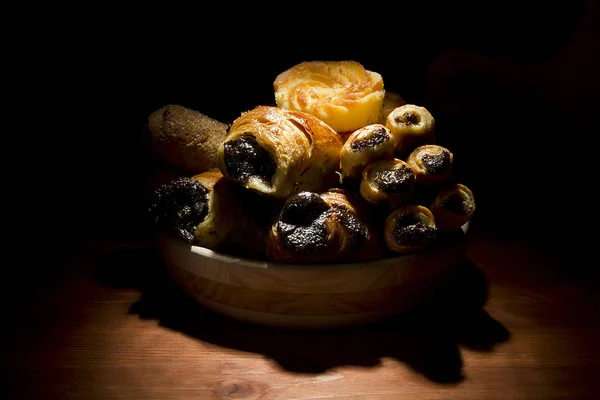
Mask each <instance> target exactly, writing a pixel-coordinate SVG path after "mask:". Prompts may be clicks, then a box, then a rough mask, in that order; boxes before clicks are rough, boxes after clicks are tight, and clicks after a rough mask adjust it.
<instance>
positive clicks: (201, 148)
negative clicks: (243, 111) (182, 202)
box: [148, 104, 228, 174]
mask: <svg viewBox="0 0 600 400" xmlns="http://www.w3.org/2000/svg"><path fill="white" fill-rule="evenodd" d="M148 129H149V131H150V139H151V145H152V150H153V152H154V154H155V155H156V156H157V157H158V158H160V159H162V160H163V161H166V162H167V163H169V164H171V165H174V166H176V167H179V168H183V169H184V170H186V171H189V172H190V173H192V174H197V173H201V172H204V171H208V170H209V169H211V168H216V167H217V150H218V147H219V145H220V144H221V142H222V141H223V139H224V138H225V135H226V134H227V129H228V125H227V124H224V123H222V122H219V121H217V120H215V119H212V118H210V117H208V116H206V115H204V114H202V113H200V112H198V111H195V110H191V109H189V108H186V107H183V106H180V105H176V104H170V105H167V106H165V107H162V108H160V109H158V110H156V111H154V112H153V113H152V114H150V116H149V118H148Z"/></svg>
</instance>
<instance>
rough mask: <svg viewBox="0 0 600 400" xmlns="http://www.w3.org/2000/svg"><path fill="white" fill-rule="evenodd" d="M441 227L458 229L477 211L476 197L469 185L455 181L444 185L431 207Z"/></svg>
mask: <svg viewBox="0 0 600 400" xmlns="http://www.w3.org/2000/svg"><path fill="white" fill-rule="evenodd" d="M429 208H430V210H431V212H432V213H433V215H434V217H435V221H436V224H437V226H438V227H439V228H440V229H444V230H451V229H458V228H460V227H461V226H463V225H464V224H466V223H467V222H469V221H470V220H471V218H472V217H473V214H474V213H475V197H474V196H473V192H472V191H471V189H469V188H468V187H467V186H465V185H463V184H461V183H454V184H451V185H448V186H445V187H443V188H442V189H440V191H439V192H438V193H437V195H436V196H435V198H434V199H433V202H432V203H431V206H430V207H429Z"/></svg>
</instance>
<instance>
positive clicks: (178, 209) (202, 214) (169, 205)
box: [150, 169, 239, 249]
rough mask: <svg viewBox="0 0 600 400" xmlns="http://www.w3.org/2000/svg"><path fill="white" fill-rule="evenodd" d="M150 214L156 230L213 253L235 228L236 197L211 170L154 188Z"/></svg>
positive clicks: (219, 176) (235, 191)
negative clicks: (212, 250)
mask: <svg viewBox="0 0 600 400" xmlns="http://www.w3.org/2000/svg"><path fill="white" fill-rule="evenodd" d="M150 212H151V214H152V216H153V217H154V218H155V221H156V225H157V227H159V228H161V229H163V230H165V231H166V232H168V233H170V234H174V235H175V236H177V237H179V238H180V239H183V240H185V241H186V242H188V243H191V244H194V245H197V246H202V247H206V248H209V249H217V248H218V247H219V246H220V245H221V244H222V243H223V242H224V241H225V239H226V238H227V236H228V235H229V233H230V231H231V230H232V229H234V228H235V223H236V216H237V215H238V214H239V196H238V195H237V190H236V187H235V185H234V184H233V182H231V181H229V180H227V179H225V178H224V177H223V175H222V174H221V172H220V171H219V170H215V169H213V170H210V171H206V172H202V173H200V174H198V175H194V176H193V177H180V178H176V179H174V180H172V181H171V182H168V183H165V184H163V185H161V186H159V187H158V188H156V189H155V190H154V192H153V197H152V201H151V205H150Z"/></svg>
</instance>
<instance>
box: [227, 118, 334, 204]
mask: <svg viewBox="0 0 600 400" xmlns="http://www.w3.org/2000/svg"><path fill="white" fill-rule="evenodd" d="M341 147H342V141H341V139H340V137H339V135H338V134H337V133H336V132H335V131H334V130H333V129H331V127H329V126H328V125H327V124H325V123H324V122H323V121H321V120H320V119H318V118H317V117H315V116H313V115H311V114H308V113H305V112H302V111H293V110H286V109H283V108H279V107H273V106H257V107H255V108H254V109H252V110H250V111H247V112H245V113H242V115H241V116H240V117H238V118H237V119H236V120H235V121H233V124H232V125H231V128H230V130H229V133H228V134H227V136H226V137H225V140H224V141H223V143H222V144H221V146H220V147H219V151H218V160H219V169H220V170H221V172H222V173H223V175H225V176H226V177H227V178H229V179H231V180H233V181H235V182H237V183H238V184H240V185H242V186H243V187H245V188H247V189H251V190H254V191H256V192H259V193H263V194H266V195H269V196H273V197H276V198H280V199H285V198H287V197H288V196H290V195H292V194H295V193H298V192H301V191H305V190H308V191H314V190H325V189H326V188H329V187H332V186H334V185H335V184H336V183H337V182H338V181H339V176H338V175H337V172H338V169H339V163H340V149H341Z"/></svg>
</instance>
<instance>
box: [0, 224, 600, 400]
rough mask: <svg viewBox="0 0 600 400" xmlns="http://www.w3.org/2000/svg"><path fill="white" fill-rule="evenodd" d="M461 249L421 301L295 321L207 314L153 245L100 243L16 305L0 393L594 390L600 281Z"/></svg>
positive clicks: (378, 394)
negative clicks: (460, 260)
mask: <svg viewBox="0 0 600 400" xmlns="http://www.w3.org/2000/svg"><path fill="white" fill-rule="evenodd" d="M467 258H468V260H469V263H466V264H464V265H463V266H462V267H461V268H460V271H459V272H458V275H457V276H456V279H454V280H449V281H447V282H446V285H444V287H440V288H439V296H434V297H435V298H436V299H434V300H432V302H431V303H429V304H427V305H425V306H423V307H421V308H419V309H418V310H413V311H412V312H410V313H406V314H402V315H400V316H398V317H397V318H394V319H393V320H390V321H387V322H385V323H377V324H372V325H369V326H365V327H358V328H349V329H342V330H324V331H296V330H282V329H276V328H264V327H260V326H254V325H249V324H244V323H241V322H238V321H235V320H231V319H228V318H225V317H223V316H220V315H219V314H216V313H213V312H211V311H209V310H207V309H205V308H203V307H200V306H198V305H197V303H196V302H195V301H193V300H190V299H189V298H188V296H186V295H185V294H184V293H182V292H181V291H180V290H179V289H178V287H177V286H175V285H174V284H172V283H171V281H170V280H169V279H168V275H167V274H166V271H165V269H164V266H163V265H162V263H161V262H160V261H159V260H158V257H157V254H156V253H155V251H154V250H152V249H151V248H148V247H146V246H144V245H138V246H122V245H121V244H119V243H110V242H109V243H99V244H98V245H96V246H94V247H92V248H90V249H88V251H87V252H85V253H82V254H80V255H79V256H78V257H76V258H75V259H74V260H73V261H72V263H71V264H70V265H69V267H68V268H66V269H65V271H66V272H67V274H66V275H65V276H64V277H62V278H61V279H56V280H54V281H52V282H44V283H43V284H39V285H38V286H35V287H31V296H30V297H29V298H30V300H29V301H27V302H25V301H24V300H22V301H21V304H16V303H17V302H16V301H13V303H15V304H14V305H13V307H12V310H13V312H11V313H8V314H5V320H4V328H3V331H2V334H3V338H2V341H1V346H2V347H1V348H2V352H1V353H0V376H2V385H1V389H0V391H1V392H0V397H1V398H2V399H10V400H12V399H47V400H54V399H86V400H89V399H107V400H108V399H111V400H113V399H136V400H138V399H149V400H154V399H156V400H174V399H192V398H193V399H263V400H264V399H283V400H292V399H303V400H308V399H310V400H315V399H338V398H339V399H344V400H346V399H360V400H363V399H369V400H384V399H385V400H391V399H477V400H480V399H524V400H529V399H544V400H555V399H569V400H572V399H577V400H579V399H584V400H587V399H590V400H591V399H596V398H597V393H598V390H600V380H598V378H597V377H598V376H600V356H599V354H600V341H599V339H598V338H599V337H600V314H599V313H598V306H599V305H600V295H599V293H600V291H599V290H598V288H599V286H598V280H596V279H595V277H594V279H592V276H591V275H589V274H588V273H587V272H585V271H584V269H583V268H577V266H576V265H573V264H571V263H569V262H568V259H567V260H566V261H567V262H566V263H565V260H564V259H562V258H561V257H558V256H557V255H556V254H554V252H553V250H552V249H548V248H545V247H543V246H538V245H537V244H536V243H533V242H527V243H526V242H522V241H516V240H514V239H511V238H502V237H494V236H491V235H485V234H483V233H475V234H471V236H470V238H469V242H468V249H467ZM7 327H8V328H7Z"/></svg>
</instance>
